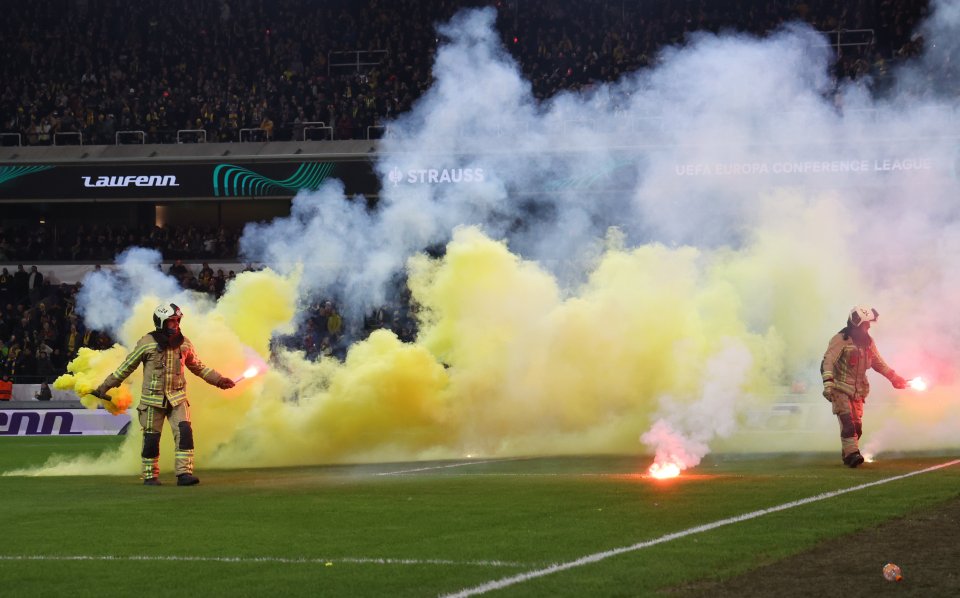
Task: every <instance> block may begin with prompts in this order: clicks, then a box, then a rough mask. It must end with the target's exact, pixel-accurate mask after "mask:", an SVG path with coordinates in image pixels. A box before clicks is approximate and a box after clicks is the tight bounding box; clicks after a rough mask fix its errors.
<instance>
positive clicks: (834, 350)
mask: <svg viewBox="0 0 960 598" xmlns="http://www.w3.org/2000/svg"><path fill="white" fill-rule="evenodd" d="M879 315H880V314H878V313H877V310H875V309H873V308H870V307H863V306H857V307H854V308H853V309H852V310H851V311H850V315H849V317H848V318H847V325H846V326H845V327H844V328H843V329H842V330H840V332H838V333H837V334H835V335H834V336H833V338H831V339H830V343H829V344H828V345H827V352H826V353H825V354H824V355H823V362H822V363H821V364H820V373H821V375H822V376H823V396H824V397H825V398H826V399H827V400H828V401H830V403H831V404H832V405H833V413H834V414H835V415H836V416H837V419H838V420H839V422H840V445H841V456H842V457H843V462H844V464H845V465H848V466H850V467H857V466H858V465H860V464H861V463H863V455H861V454H860V446H859V441H860V436H861V435H862V433H863V423H862V422H863V403H864V401H865V400H866V398H867V395H868V394H870V383H869V382H868V381H867V370H868V369H869V368H873V369H874V370H876V371H877V372H879V373H880V374H881V375H883V376H884V377H886V378H887V380H889V381H890V383H891V384H893V387H894V388H906V387H907V381H906V380H904V379H903V378H902V377H901V376H898V375H897V373H896V372H895V371H893V368H891V367H890V366H889V365H887V363H886V362H885V361H884V360H883V358H882V357H880V353H879V352H878V351H877V345H876V343H874V342H873V339H872V338H871V337H870V324H871V323H872V322H876V321H877V318H878V317H879Z"/></svg>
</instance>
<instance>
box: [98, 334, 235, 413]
mask: <svg viewBox="0 0 960 598" xmlns="http://www.w3.org/2000/svg"><path fill="white" fill-rule="evenodd" d="M157 336H160V337H161V338H160V341H159V342H158V340H157V338H156V337H157ZM180 338H181V339H182V342H181V343H179V344H176V343H169V342H167V341H166V339H164V338H163V337H162V335H160V334H159V333H151V334H147V335H144V336H143V337H142V338H141V339H140V340H139V341H137V345H136V346H135V347H134V348H133V351H131V352H130V354H129V355H127V357H126V358H125V359H124V360H123V363H121V364H120V367H118V368H117V369H116V371H115V372H113V373H112V374H110V375H109V376H107V378H106V380H104V381H103V384H101V385H100V387H99V388H98V389H97V390H98V391H100V392H101V393H104V394H105V393H106V391H107V390H109V389H111V388H113V387H115V386H119V385H120V383H121V382H123V381H124V380H126V378H127V376H129V375H130V374H132V373H133V372H134V370H136V369H137V366H139V365H140V364H141V363H143V387H142V389H141V392H140V402H141V403H142V404H144V405H151V406H153V407H163V400H164V398H166V400H167V402H168V403H169V404H170V405H174V406H175V405H178V404H180V403H182V402H183V401H185V400H186V399H187V380H186V377H185V376H184V370H183V368H184V366H186V367H187V369H188V370H190V371H191V372H193V373H194V374H195V375H197V376H199V377H201V378H203V379H204V381H206V382H207V383H209V384H213V385H214V386H215V385H216V384H217V383H218V382H220V379H221V378H222V377H223V376H221V375H220V373H219V372H217V371H216V370H214V369H213V368H209V367H207V366H205V365H203V362H201V361H200V358H199V357H197V352H196V351H195V350H194V348H193V343H191V342H190V339H188V338H187V337H185V336H181V337H180Z"/></svg>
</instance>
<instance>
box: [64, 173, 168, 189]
mask: <svg viewBox="0 0 960 598" xmlns="http://www.w3.org/2000/svg"><path fill="white" fill-rule="evenodd" d="M80 178H82V179H83V186H84V187H129V186H130V185H135V186H137V187H179V186H180V183H178V182H177V177H176V175H173V174H166V175H163V176H161V175H158V174H155V175H150V176H147V175H143V174H131V175H127V176H98V177H97V180H95V181H92V182H91V181H90V179H92V178H93V177H88V176H81V177H80Z"/></svg>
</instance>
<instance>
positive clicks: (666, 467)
mask: <svg viewBox="0 0 960 598" xmlns="http://www.w3.org/2000/svg"><path fill="white" fill-rule="evenodd" d="M647 473H648V474H649V475H650V477H651V478H656V479H658V480H666V479H669V478H675V477H677V476H679V475H680V466H679V465H677V464H676V463H654V464H653V465H651V466H650V469H648V470H647Z"/></svg>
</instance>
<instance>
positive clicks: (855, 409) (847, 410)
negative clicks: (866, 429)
mask: <svg viewBox="0 0 960 598" xmlns="http://www.w3.org/2000/svg"><path fill="white" fill-rule="evenodd" d="M831 397H832V398H831V400H830V402H831V403H832V404H833V413H834V415H836V416H837V420H838V421H839V422H840V449H841V454H842V456H843V457H844V458H846V456H847V455H850V454H852V453H855V452H857V451H859V450H860V444H859V442H860V436H862V435H863V399H862V398H850V396H849V395H847V394H845V393H842V392H840V391H839V390H835V391H833V394H832V395H831Z"/></svg>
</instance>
